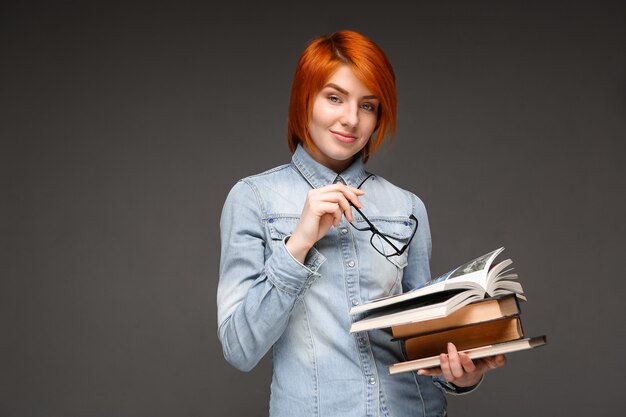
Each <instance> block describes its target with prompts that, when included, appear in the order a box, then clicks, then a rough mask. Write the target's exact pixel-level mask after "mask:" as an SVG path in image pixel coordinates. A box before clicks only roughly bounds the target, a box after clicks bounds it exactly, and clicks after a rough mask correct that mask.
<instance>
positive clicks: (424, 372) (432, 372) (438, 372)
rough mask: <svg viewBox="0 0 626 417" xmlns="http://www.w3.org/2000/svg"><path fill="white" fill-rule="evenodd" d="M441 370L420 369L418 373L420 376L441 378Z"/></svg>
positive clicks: (437, 368)
mask: <svg viewBox="0 0 626 417" xmlns="http://www.w3.org/2000/svg"><path fill="white" fill-rule="evenodd" d="M441 373H442V372H441V368H440V367H435V368H428V369H419V370H418V371H417V374H418V375H426V376H439V375H441Z"/></svg>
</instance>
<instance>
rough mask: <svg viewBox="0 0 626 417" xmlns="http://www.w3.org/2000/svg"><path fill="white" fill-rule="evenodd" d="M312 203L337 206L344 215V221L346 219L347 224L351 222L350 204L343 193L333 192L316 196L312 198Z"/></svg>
mask: <svg viewBox="0 0 626 417" xmlns="http://www.w3.org/2000/svg"><path fill="white" fill-rule="evenodd" d="M312 201H313V202H326V203H336V204H339V207H340V208H341V211H342V212H343V213H345V214H346V219H348V221H349V222H352V210H351V209H350V203H349V202H348V199H347V198H346V196H345V195H344V194H343V193H341V192H338V191H334V192H326V193H323V194H318V195H315V196H314V197H313V198H312Z"/></svg>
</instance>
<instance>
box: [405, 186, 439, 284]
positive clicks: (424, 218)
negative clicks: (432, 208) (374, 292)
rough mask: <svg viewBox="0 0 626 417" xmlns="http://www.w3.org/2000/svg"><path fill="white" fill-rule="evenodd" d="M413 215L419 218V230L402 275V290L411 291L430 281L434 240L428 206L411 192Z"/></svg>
mask: <svg viewBox="0 0 626 417" xmlns="http://www.w3.org/2000/svg"><path fill="white" fill-rule="evenodd" d="M411 204H412V206H413V215H414V216H415V218H416V219H417V231H416V232H415V236H414V237H413V240H412V241H411V244H410V246H409V250H408V259H407V265H408V266H407V267H406V268H404V272H403V276H402V291H403V292H406V291H410V290H412V289H413V288H417V287H419V286H421V285H423V284H425V283H426V282H428V281H430V255H431V250H432V241H431V237H430V225H429V224H428V215H427V213H426V207H425V206H424V203H423V202H422V200H420V199H419V198H418V197H417V196H415V195H414V194H411Z"/></svg>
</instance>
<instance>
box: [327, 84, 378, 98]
mask: <svg viewBox="0 0 626 417" xmlns="http://www.w3.org/2000/svg"><path fill="white" fill-rule="evenodd" d="M326 87H331V88H334V89H335V90H337V91H339V92H340V93H341V94H345V95H347V96H348V95H350V93H348V91H346V90H345V89H343V88H341V87H339V86H338V85H337V84H335V83H328V84H326V85H325V86H324V88H326ZM362 98H363V99H366V100H371V99H376V100H378V97H376V96H375V95H371V96H363V97H362Z"/></svg>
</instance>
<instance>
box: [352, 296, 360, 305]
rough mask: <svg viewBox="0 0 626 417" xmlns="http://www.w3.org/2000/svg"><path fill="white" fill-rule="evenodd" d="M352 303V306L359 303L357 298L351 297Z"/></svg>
mask: <svg viewBox="0 0 626 417" xmlns="http://www.w3.org/2000/svg"><path fill="white" fill-rule="evenodd" d="M352 305H353V306H358V305H359V300H357V299H355V298H353V299H352Z"/></svg>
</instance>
